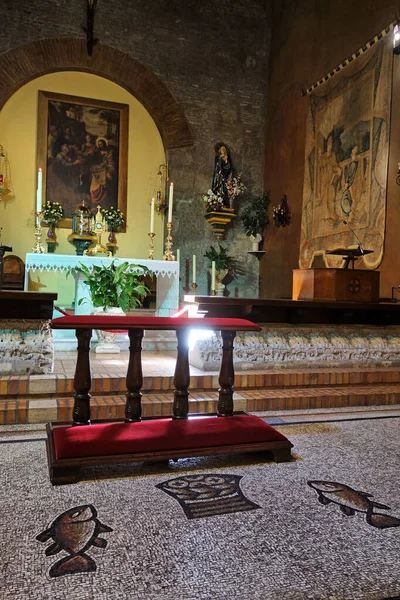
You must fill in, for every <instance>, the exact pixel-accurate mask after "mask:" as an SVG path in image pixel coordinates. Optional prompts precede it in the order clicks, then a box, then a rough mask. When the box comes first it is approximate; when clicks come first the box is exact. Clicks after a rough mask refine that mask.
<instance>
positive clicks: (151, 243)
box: [148, 232, 156, 260]
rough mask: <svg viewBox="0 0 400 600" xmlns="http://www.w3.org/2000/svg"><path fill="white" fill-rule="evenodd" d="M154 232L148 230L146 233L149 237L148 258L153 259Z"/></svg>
mask: <svg viewBox="0 0 400 600" xmlns="http://www.w3.org/2000/svg"><path fill="white" fill-rule="evenodd" d="M155 235H156V234H155V233H153V232H150V233H149V234H148V236H149V238H150V244H149V259H150V260H153V258H154V237H155Z"/></svg>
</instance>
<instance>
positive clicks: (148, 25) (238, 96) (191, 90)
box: [0, 0, 270, 296]
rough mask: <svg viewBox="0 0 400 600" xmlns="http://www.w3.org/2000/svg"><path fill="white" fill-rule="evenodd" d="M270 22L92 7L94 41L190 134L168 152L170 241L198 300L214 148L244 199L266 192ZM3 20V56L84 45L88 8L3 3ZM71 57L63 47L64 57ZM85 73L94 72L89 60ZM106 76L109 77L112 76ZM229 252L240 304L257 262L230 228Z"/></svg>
mask: <svg viewBox="0 0 400 600" xmlns="http://www.w3.org/2000/svg"><path fill="white" fill-rule="evenodd" d="M269 14H270V11H269V2H268V1H267V0H235V2H230V0H222V1H220V2H218V3H215V2H212V1H211V0H204V1H202V2H195V1H194V0H185V2H181V1H178V0H155V1H153V2H148V0H137V1H135V2H134V3H133V2H130V0H114V1H113V2H102V0H100V1H99V3H98V9H97V14H96V18H95V36H96V37H97V38H98V39H99V41H100V44H101V46H102V51H103V50H104V48H105V49H106V48H107V47H109V48H113V49H114V50H117V51H120V52H122V53H124V54H126V55H128V56H129V57H131V58H133V59H135V60H136V61H138V62H139V63H141V64H142V65H143V66H144V67H146V68H147V69H149V70H150V71H151V72H152V73H154V74H155V75H156V76H157V77H158V78H159V79H160V80H161V82H162V83H163V84H164V85H165V86H166V87H167V88H168V90H169V92H170V93H171V94H172V96H173V97H174V98H175V100H176V102H177V103H178V105H179V107H180V108H181V110H182V112H183V114H184V115H185V117H186V119H187V121H188V123H189V126H190V128H191V133H192V136H193V141H194V144H193V145H192V146H190V147H184V148H175V149H173V150H172V149H171V150H169V151H168V153H167V154H168V156H167V158H168V162H169V167H170V177H171V179H172V180H173V181H174V183H175V215H176V221H175V225H174V230H173V237H174V247H175V248H178V247H179V248H180V249H181V259H182V273H181V275H182V285H184V283H185V277H184V274H185V269H184V264H185V259H186V258H188V257H190V258H191V256H192V254H196V255H197V257H198V293H200V294H202V293H206V292H207V287H206V280H207V276H206V264H205V260H204V259H203V254H204V251H205V250H206V249H207V248H208V246H209V245H210V244H214V243H215V242H216V240H215V238H213V236H212V230H211V226H210V225H208V224H207V222H206V221H205V219H204V217H203V215H204V208H203V206H202V204H201V201H200V197H201V194H202V193H203V192H205V191H206V190H207V189H208V188H209V187H210V184H211V180H212V172H213V165H214V150H213V147H214V144H215V143H217V142H219V141H224V142H225V143H226V144H227V145H228V146H229V148H230V149H231V156H232V162H233V166H234V167H235V168H236V169H237V170H238V171H241V172H242V173H243V180H244V181H245V183H246V185H247V187H248V190H249V192H250V193H252V192H254V193H255V192H258V191H260V190H261V189H262V185H263V154H264V152H263V147H264V119H265V98H266V90H267V81H268V59H269V41H270V17H269ZM0 20H1V22H2V23H6V26H5V27H4V28H3V32H2V37H1V39H0V56H1V55H5V54H6V53H8V52H10V51H11V50H14V49H15V48H17V47H23V46H24V45H26V44H32V43H34V42H37V41H40V40H48V39H52V38H56V39H60V38H61V39H62V38H75V39H77V38H78V39H84V34H83V31H82V25H85V24H86V23H85V21H86V13H85V2H83V1H82V0H71V1H70V2H64V1H62V0H38V1H37V2H35V3H32V2H30V1H28V0H20V1H19V2H13V1H11V0H6V1H5V2H3V3H1V7H0ZM99 48H100V46H97V49H96V47H95V49H94V56H95V55H96V50H97V51H99ZM68 50H69V45H68V40H67V39H66V42H65V49H64V51H65V56H68ZM71 64H72V63H71ZM86 69H87V70H89V71H90V61H89V63H88V65H87V67H86V68H85V70H86ZM14 70H15V73H16V75H17V72H18V65H17V64H15V65H10V69H9V71H10V72H11V73H14ZM108 75H109V78H110V79H112V78H113V73H112V72H110V73H109V74H108ZM139 99H140V98H139ZM16 118H17V116H16ZM225 243H226V245H227V246H228V248H229V251H230V253H231V254H233V255H234V256H235V257H236V258H237V259H238V260H239V261H241V262H243V263H244V265H243V266H244V269H245V272H246V274H245V275H243V276H240V277H239V278H238V279H236V280H234V281H233V282H232V283H231V284H230V286H229V287H228V289H229V291H230V293H231V294H233V293H234V288H235V287H237V288H238V290H239V294H240V295H242V296H255V295H258V263H257V261H256V259H254V258H253V257H252V256H251V255H248V254H247V250H248V249H250V243H249V240H248V238H246V237H245V236H244V233H243V229H242V227H241V225H240V223H236V224H235V225H234V226H233V227H231V229H230V230H229V232H228V235H227V240H226V242H225ZM190 279H191V278H190Z"/></svg>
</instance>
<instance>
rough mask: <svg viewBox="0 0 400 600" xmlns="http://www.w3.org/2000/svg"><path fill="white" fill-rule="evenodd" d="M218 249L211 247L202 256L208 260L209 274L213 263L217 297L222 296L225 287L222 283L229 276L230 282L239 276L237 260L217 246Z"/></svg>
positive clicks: (222, 247)
mask: <svg viewBox="0 0 400 600" xmlns="http://www.w3.org/2000/svg"><path fill="white" fill-rule="evenodd" d="M218 245H219V248H216V247H215V246H211V247H210V248H209V250H206V252H205V253H204V256H205V257H206V258H208V260H209V261H210V262H209V271H210V272H211V268H212V263H213V262H215V280H216V289H217V292H218V294H219V295H223V290H224V288H225V285H223V283H222V282H223V281H224V280H225V282H226V278H227V276H228V275H229V276H230V281H232V279H234V278H235V277H236V276H237V275H239V274H240V269H239V268H238V262H237V260H236V259H235V258H234V257H233V256H230V255H229V254H228V250H227V249H226V248H224V246H221V244H218ZM226 283H227V282H226Z"/></svg>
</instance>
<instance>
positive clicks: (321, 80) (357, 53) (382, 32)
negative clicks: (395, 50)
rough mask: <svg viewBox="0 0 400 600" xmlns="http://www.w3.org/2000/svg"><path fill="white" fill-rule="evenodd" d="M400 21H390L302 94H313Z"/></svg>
mask: <svg viewBox="0 0 400 600" xmlns="http://www.w3.org/2000/svg"><path fill="white" fill-rule="evenodd" d="M398 23H399V21H398V20H396V21H393V23H390V25H388V27H386V29H383V30H382V31H381V32H380V33H378V34H377V35H375V36H374V37H373V38H372V39H371V40H369V42H367V43H366V44H364V46H362V47H361V48H359V49H358V50H357V51H356V52H354V54H352V55H351V56H349V57H348V58H346V59H345V60H343V61H342V62H341V63H340V64H339V65H337V67H335V68H334V69H332V71H330V72H329V73H327V75H325V77H322V78H321V79H319V80H318V81H317V82H316V83H314V84H313V85H312V86H310V87H308V88H307V89H306V90H302V91H301V95H302V96H307V95H309V94H311V93H312V92H313V91H314V90H316V89H317V88H318V87H319V86H321V85H322V84H323V83H326V82H327V81H329V79H331V78H332V77H333V76H334V75H336V73H339V71H342V70H343V69H344V68H345V67H347V65H349V64H350V63H351V62H353V60H355V59H356V58H358V57H359V56H361V55H362V54H364V53H365V52H366V51H367V50H369V48H371V47H372V46H373V45H374V44H376V43H377V42H379V41H380V40H382V39H383V38H384V37H386V36H387V35H388V34H389V33H390V32H391V31H393V29H394V27H395V25H397V24H398Z"/></svg>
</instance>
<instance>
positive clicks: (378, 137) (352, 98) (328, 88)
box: [299, 35, 393, 269]
mask: <svg viewBox="0 0 400 600" xmlns="http://www.w3.org/2000/svg"><path fill="white" fill-rule="evenodd" d="M392 60H393V48H392V39H391V36H390V35H387V36H385V37H382V39H380V40H379V41H378V42H377V43H374V44H373V45H372V44H371V45H368V47H367V49H365V47H364V49H363V50H360V51H359V52H357V53H356V54H355V55H353V57H351V58H350V59H347V60H346V61H345V63H343V65H342V66H343V67H344V68H343V69H335V71H338V72H336V74H332V75H333V76H332V77H326V78H324V83H323V84H322V85H318V86H317V87H316V89H314V91H313V92H312V93H310V94H309V96H308V101H309V105H308V114H307V124H306V146H305V176H304V189H303V210H302V225H301V238H300V256H299V266H300V268H302V269H307V268H310V267H311V266H312V263H313V260H314V257H315V256H322V257H323V260H324V262H325V265H326V266H327V267H340V266H342V264H343V258H342V257H341V256H335V255H329V254H326V251H327V250H332V249H335V248H338V247H339V248H348V247H355V246H356V245H357V243H358V240H357V236H358V238H359V239H360V241H361V242H362V244H363V246H364V248H365V249H368V250H373V252H372V253H371V254H368V255H365V256H364V257H363V266H361V268H369V269H375V268H376V267H377V266H378V265H379V264H380V263H381V261H382V257H383V242H384V232H385V215H386V183H387V167H388V152H389V133H390V104H391V87H392ZM359 266H360V263H359Z"/></svg>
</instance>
